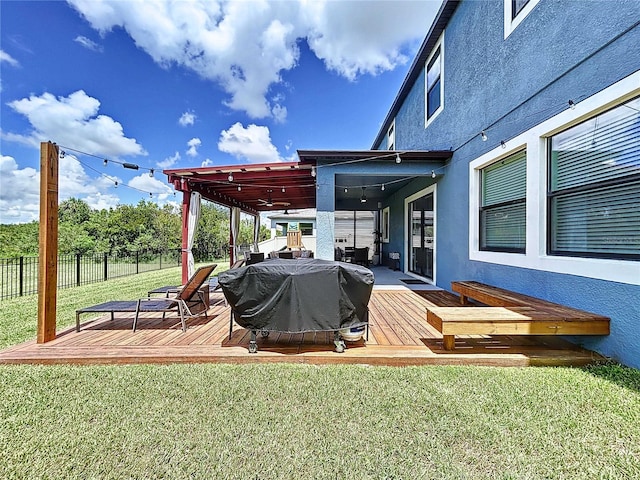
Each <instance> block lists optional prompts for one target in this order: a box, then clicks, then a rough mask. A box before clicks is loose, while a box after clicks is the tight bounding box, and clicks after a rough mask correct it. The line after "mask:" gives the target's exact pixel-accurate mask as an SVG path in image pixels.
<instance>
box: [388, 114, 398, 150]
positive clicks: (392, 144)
mask: <svg viewBox="0 0 640 480" xmlns="http://www.w3.org/2000/svg"><path fill="white" fill-rule="evenodd" d="M395 149H396V119H395V118H394V119H393V122H392V123H391V126H390V127H389V130H387V150H395Z"/></svg>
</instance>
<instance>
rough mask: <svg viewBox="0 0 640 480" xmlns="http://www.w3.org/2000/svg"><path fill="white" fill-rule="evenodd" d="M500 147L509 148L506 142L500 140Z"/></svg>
mask: <svg viewBox="0 0 640 480" xmlns="http://www.w3.org/2000/svg"><path fill="white" fill-rule="evenodd" d="M500 146H501V147H502V148H507V144H506V143H505V141H504V140H500Z"/></svg>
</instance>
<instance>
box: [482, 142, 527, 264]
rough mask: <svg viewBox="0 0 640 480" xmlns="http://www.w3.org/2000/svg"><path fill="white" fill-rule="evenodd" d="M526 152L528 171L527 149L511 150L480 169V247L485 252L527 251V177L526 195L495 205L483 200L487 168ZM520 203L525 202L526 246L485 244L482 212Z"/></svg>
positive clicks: (525, 158)
mask: <svg viewBox="0 0 640 480" xmlns="http://www.w3.org/2000/svg"><path fill="white" fill-rule="evenodd" d="M522 153H524V162H525V171H526V164H527V151H526V149H520V150H517V151H515V152H511V153H510V154H509V155H506V156H503V157H500V158H498V159H496V161H495V162H492V163H490V164H488V165H484V166H483V167H482V168H481V169H479V174H480V192H479V193H480V200H479V209H478V216H479V218H478V227H479V230H478V236H479V239H480V243H479V249H480V250H481V251H483V252H504V253H519V254H523V253H525V252H526V248H527V240H526V227H527V216H526V208H527V192H526V178H525V192H524V197H520V198H517V199H512V200H508V201H504V202H500V203H496V204H493V205H489V206H487V205H484V201H483V198H482V197H483V191H484V181H485V175H486V170H487V169H488V168H490V167H492V166H494V165H496V164H497V163H499V162H504V161H509V160H513V157H515V156H516V155H520V154H522ZM519 204H524V207H525V216H524V227H525V240H524V247H523V248H517V247H495V246H494V247H489V246H486V245H484V243H485V242H484V241H483V240H484V239H483V231H484V230H483V224H482V214H483V213H484V212H487V211H491V210H494V209H498V208H503V207H508V206H513V205H519Z"/></svg>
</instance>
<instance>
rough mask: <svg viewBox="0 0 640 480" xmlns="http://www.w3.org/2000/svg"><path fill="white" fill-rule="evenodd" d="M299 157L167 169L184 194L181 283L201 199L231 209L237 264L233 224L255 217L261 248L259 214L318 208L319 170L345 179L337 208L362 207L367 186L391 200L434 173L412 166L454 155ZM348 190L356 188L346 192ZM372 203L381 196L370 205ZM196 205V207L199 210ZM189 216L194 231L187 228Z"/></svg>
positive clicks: (325, 153) (437, 163)
mask: <svg viewBox="0 0 640 480" xmlns="http://www.w3.org/2000/svg"><path fill="white" fill-rule="evenodd" d="M297 153H298V158H299V161H298V162H274V163H262V164H245V165H226V166H211V167H196V168H180V169H170V170H164V173H165V174H166V175H167V177H168V181H169V183H171V184H172V185H173V186H174V188H175V189H176V190H178V191H181V192H182V194H183V197H182V206H183V219H182V220H183V221H182V251H183V254H182V255H183V262H182V266H183V267H182V268H183V270H182V276H183V281H186V279H187V278H188V276H189V267H188V264H189V253H190V250H191V249H190V246H189V244H190V242H189V238H190V235H191V236H192V234H193V230H194V228H195V225H194V224H193V212H194V210H197V209H198V208H199V201H200V198H204V199H206V200H209V201H211V202H214V203H217V204H220V205H224V206H227V207H229V208H230V210H231V218H230V229H229V230H230V236H229V240H230V248H229V253H230V258H231V262H233V261H234V258H235V255H236V248H235V247H236V245H235V238H234V237H235V235H234V225H239V218H240V212H245V213H248V214H250V215H253V216H255V217H256V220H255V227H254V228H255V232H256V234H255V243H256V244H257V231H258V229H259V220H258V216H259V214H260V212H264V211H272V210H286V209H302V208H316V207H317V201H316V200H317V198H316V197H317V193H318V187H319V185H318V184H317V182H316V180H317V173H318V169H324V168H325V167H327V171H329V170H331V171H333V170H334V169H336V168H338V169H340V168H341V167H342V168H343V169H344V170H345V173H344V174H339V173H336V174H335V179H334V180H332V184H333V185H334V186H335V187H336V188H335V189H334V192H333V195H334V199H335V202H336V205H338V204H342V205H349V204H350V203H352V202H355V203H359V199H358V197H357V195H359V192H360V190H361V185H363V184H373V185H382V184H385V185H386V186H387V187H388V188H387V190H386V191H384V189H375V191H374V190H370V192H371V193H370V195H376V196H381V195H390V194H392V193H393V192H394V191H397V190H398V189H400V188H402V187H403V186H404V185H406V184H408V183H409V182H410V181H411V180H412V179H413V178H415V177H416V176H427V175H429V174H432V173H433V170H418V169H417V167H411V166H410V165H411V164H413V165H414V166H419V165H425V164H429V165H431V166H432V167H434V168H440V167H441V166H442V165H444V162H445V161H446V160H447V159H448V158H450V156H451V152H449V151H390V150H348V151H344V150H299V151H298V152H297ZM398 158H400V159H401V162H402V166H400V165H398V163H400V162H398ZM354 164H358V165H359V166H360V167H362V168H361V169H360V171H358V172H357V173H348V171H347V170H348V169H349V167H353V165H354ZM348 186H349V187H356V186H357V187H358V188H347V187H348ZM338 187H339V188H338ZM327 193H328V192H327ZM194 194H195V195H194ZM352 197H353V198H352ZM374 198H377V197H373V198H372V200H373V199H374ZM194 202H195V203H197V207H196V208H195V209H194ZM372 203H373V202H372ZM373 204H375V203H373ZM190 212H191V215H190ZM190 217H191V223H192V226H190V224H189V222H190ZM236 235H237V233H236ZM191 263H192V260H191Z"/></svg>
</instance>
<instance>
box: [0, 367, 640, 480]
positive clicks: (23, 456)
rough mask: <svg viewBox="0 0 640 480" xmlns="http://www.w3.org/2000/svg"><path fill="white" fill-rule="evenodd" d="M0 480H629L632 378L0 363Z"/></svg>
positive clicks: (556, 372) (639, 431)
mask: <svg viewBox="0 0 640 480" xmlns="http://www.w3.org/2000/svg"><path fill="white" fill-rule="evenodd" d="M0 385H1V386H0V397H1V398H2V402H1V404H0V419H1V422H0V451H2V455H0V477H2V478H25V479H33V478H72V479H75V478H77V479H88V478H101V479H103V478H105V479H106V478H113V479H121V478H141V479H142V478H171V479H193V478H201V479H213V478H216V479H217V478H221V479H225V478H228V479H256V478H259V479H277V478H279V479H324V478H326V479H336V478H337V479H361V478H362V479H368V478H370V479H382V478H396V479H418V478H434V479H449V478H450V479H484V478H491V479H493V478H495V479H509V478H514V479H542V478H560V479H593V478H611V479H637V478H640V374H639V372H638V371H637V370H632V369H627V368H623V367H619V366H615V365H609V366H600V367H592V368H591V369H584V370H582V369H565V368H482V367H408V368H390V367H375V368H371V367H364V366H329V367H314V366H300V365H252V366H233V365H198V364H195V365H170V366H149V365H138V366H98V367H69V366H53V367H51V366H50V367H33V366H5V367H0Z"/></svg>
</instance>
